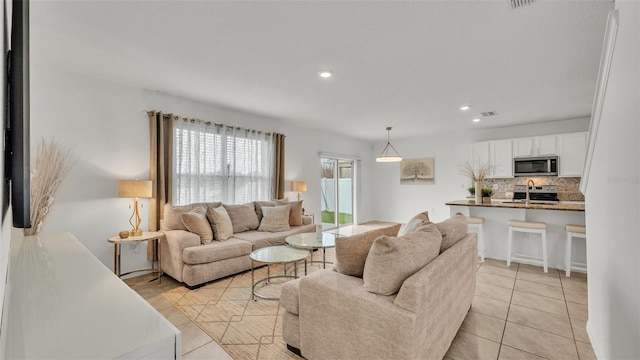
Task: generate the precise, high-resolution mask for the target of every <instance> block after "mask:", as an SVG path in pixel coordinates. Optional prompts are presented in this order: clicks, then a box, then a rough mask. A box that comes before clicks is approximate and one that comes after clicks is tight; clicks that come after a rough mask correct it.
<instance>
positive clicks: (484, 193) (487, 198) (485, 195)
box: [482, 189, 493, 204]
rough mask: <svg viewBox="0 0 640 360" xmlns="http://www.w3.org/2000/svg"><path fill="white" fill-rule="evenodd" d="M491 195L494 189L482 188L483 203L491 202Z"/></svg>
mask: <svg viewBox="0 0 640 360" xmlns="http://www.w3.org/2000/svg"><path fill="white" fill-rule="evenodd" d="M491 195H493V190H492V189H482V203H483V204H491Z"/></svg>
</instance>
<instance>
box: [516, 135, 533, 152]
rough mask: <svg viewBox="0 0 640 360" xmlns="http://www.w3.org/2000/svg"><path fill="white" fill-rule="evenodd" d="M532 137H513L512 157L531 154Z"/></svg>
mask: <svg viewBox="0 0 640 360" xmlns="http://www.w3.org/2000/svg"><path fill="white" fill-rule="evenodd" d="M532 155H533V138H532V137H529V138H517V139H513V157H522V156H532Z"/></svg>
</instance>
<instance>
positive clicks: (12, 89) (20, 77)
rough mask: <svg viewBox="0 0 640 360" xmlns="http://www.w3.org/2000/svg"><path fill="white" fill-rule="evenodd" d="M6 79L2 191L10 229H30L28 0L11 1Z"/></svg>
mask: <svg viewBox="0 0 640 360" xmlns="http://www.w3.org/2000/svg"><path fill="white" fill-rule="evenodd" d="M7 76H8V77H7V80H8V81H7V82H6V83H7V92H6V94H7V100H6V104H7V112H6V115H7V116H6V118H7V121H6V128H5V149H4V151H5V182H6V184H5V185H6V186H5V188H10V189H11V192H10V194H11V196H10V198H11V209H12V217H13V226H14V227H17V228H30V227H31V216H30V205H29V201H30V193H31V180H30V155H29V148H30V131H29V0H24V1H22V0H13V2H12V9H11V42H10V44H9V52H8V54H7ZM6 195H8V194H6V193H5V196H6ZM5 212H6V211H5Z"/></svg>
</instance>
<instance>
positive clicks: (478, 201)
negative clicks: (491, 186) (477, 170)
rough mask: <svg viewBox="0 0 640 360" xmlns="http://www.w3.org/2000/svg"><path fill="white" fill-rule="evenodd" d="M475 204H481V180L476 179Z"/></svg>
mask: <svg viewBox="0 0 640 360" xmlns="http://www.w3.org/2000/svg"><path fill="white" fill-rule="evenodd" d="M476 204H482V180H478V181H476Z"/></svg>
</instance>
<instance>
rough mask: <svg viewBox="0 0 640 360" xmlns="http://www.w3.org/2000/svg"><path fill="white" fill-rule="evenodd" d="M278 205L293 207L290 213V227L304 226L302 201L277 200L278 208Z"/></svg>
mask: <svg viewBox="0 0 640 360" xmlns="http://www.w3.org/2000/svg"><path fill="white" fill-rule="evenodd" d="M278 205H289V206H291V212H289V225H292V226H300V225H302V200H300V201H283V200H276V206H278Z"/></svg>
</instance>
